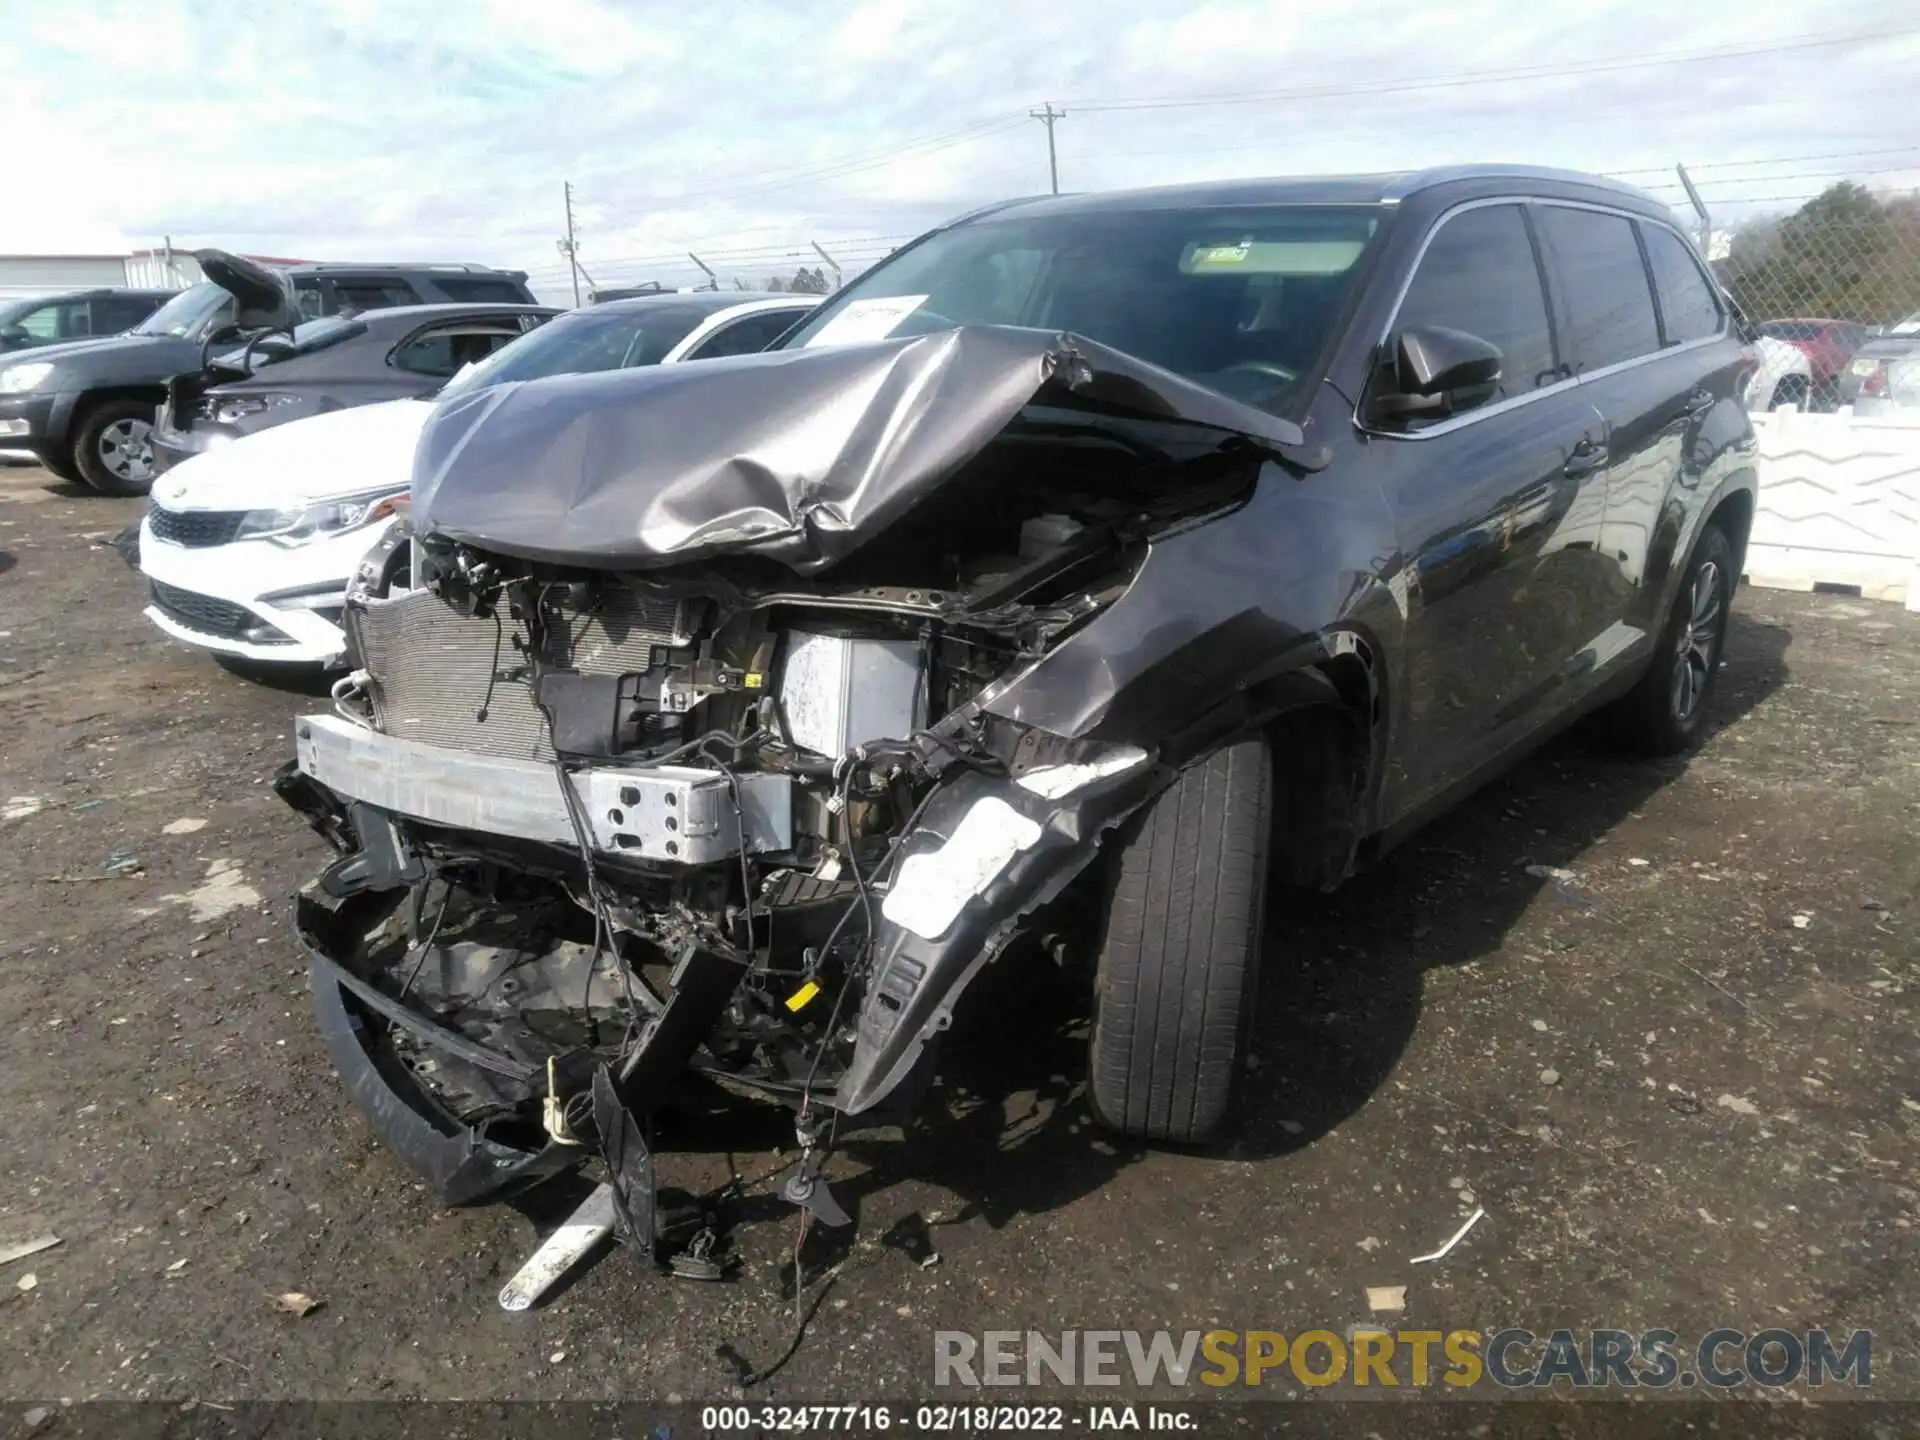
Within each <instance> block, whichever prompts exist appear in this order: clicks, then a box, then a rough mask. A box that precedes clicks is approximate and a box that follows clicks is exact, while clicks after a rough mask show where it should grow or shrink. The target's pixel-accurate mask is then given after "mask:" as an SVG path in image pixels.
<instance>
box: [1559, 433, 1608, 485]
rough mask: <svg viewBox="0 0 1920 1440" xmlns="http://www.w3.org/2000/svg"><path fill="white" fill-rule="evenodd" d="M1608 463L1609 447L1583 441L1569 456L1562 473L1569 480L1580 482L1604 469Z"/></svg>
mask: <svg viewBox="0 0 1920 1440" xmlns="http://www.w3.org/2000/svg"><path fill="white" fill-rule="evenodd" d="M1606 463H1607V447H1606V446H1604V445H1596V444H1594V443H1593V441H1591V440H1585V439H1583V440H1581V442H1580V443H1579V444H1578V445H1576V446H1574V447H1573V453H1572V454H1571V455H1569V456H1567V463H1566V464H1564V465H1562V466H1561V467H1560V473H1561V474H1562V475H1565V476H1566V477H1567V478H1568V479H1569V480H1578V479H1580V478H1581V477H1582V476H1584V475H1591V474H1593V472H1594V471H1596V470H1599V469H1602V468H1604V467H1605V465H1606Z"/></svg>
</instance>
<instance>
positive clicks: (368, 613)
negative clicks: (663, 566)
mask: <svg viewBox="0 0 1920 1440" xmlns="http://www.w3.org/2000/svg"><path fill="white" fill-rule="evenodd" d="M567 619H568V621H569V624H568V625H567V626H564V627H562V626H555V627H553V628H554V632H555V633H554V635H553V637H552V641H551V643H552V644H553V645H554V646H557V647H559V648H560V649H562V650H563V651H564V652H565V653H563V654H554V655H548V656H545V657H543V660H542V663H543V664H545V665H550V666H554V667H556V668H559V669H568V670H577V671H579V672H580V673H582V674H586V675H625V674H630V673H632V672H635V671H643V670H646V669H647V668H649V666H650V665H651V664H652V662H653V650H654V647H655V646H657V645H667V646H671V645H684V644H686V643H687V637H686V636H685V635H684V634H683V633H682V624H683V611H682V608H681V605H680V603H679V602H678V601H674V600H660V599H654V598H652V597H649V596H644V595H640V594H637V593H635V592H632V591H629V590H626V589H624V588H619V587H615V586H608V587H607V588H606V589H605V590H604V591H603V592H602V593H601V595H600V597H599V601H598V604H597V606H596V607H595V609H594V610H593V612H592V613H591V614H589V615H582V616H574V615H569V616H568V617H567ZM347 629H348V632H349V633H350V634H351V635H352V636H353V638H354V646H355V649H356V651H357V652H358V655H359V663H360V665H361V666H362V668H364V669H365V670H366V671H367V672H368V673H369V674H370V675H371V676H372V677H373V679H372V684H371V685H370V687H369V691H370V695H371V698H372V700H373V708H374V719H375V721H376V722H377V723H378V725H379V727H380V728H381V729H382V730H383V731H385V732H386V733H387V734H389V735H394V736H398V737H399V738H401V739H405V740H418V741H421V742H423V743H425V744H428V745H442V746H446V747H448V748H450V749H455V750H470V751H473V752H475V753H477V754H482V755H497V756H499V757H501V758H502V759H508V760H551V759H552V758H553V743H552V740H551V738H550V737H549V735H548V732H547V720H546V716H545V715H544V714H542V713H541V710H540V707H539V706H537V705H535V704H534V703H533V691H532V687H531V685H530V684H529V680H528V674H527V664H526V656H525V654H524V653H523V652H522V649H521V648H520V647H521V646H522V645H524V644H525V643H526V636H525V627H524V626H518V625H517V624H516V622H515V621H514V620H513V619H511V618H510V617H508V616H506V615H502V616H500V623H499V625H498V626H496V625H495V623H494V620H493V619H492V618H491V617H489V618H487V619H484V620H483V619H478V618H476V617H474V616H471V615H462V614H461V613H460V612H459V611H457V610H455V609H454V608H453V607H452V606H450V605H448V604H447V603H446V602H444V601H443V600H441V599H440V598H439V597H438V596H437V595H434V594H432V593H431V592H429V591H425V590H417V591H414V592H412V593H410V594H406V595H401V596H398V597H396V598H394V599H391V600H368V601H366V602H364V605H361V604H355V605H350V606H349V607H348V608H347ZM563 629H564V630H566V631H568V632H570V633H569V634H565V635H562V634H561V633H559V632H560V631H562V630H563ZM516 641H517V642H518V643H516ZM496 668H497V671H498V674H497V675H496Z"/></svg>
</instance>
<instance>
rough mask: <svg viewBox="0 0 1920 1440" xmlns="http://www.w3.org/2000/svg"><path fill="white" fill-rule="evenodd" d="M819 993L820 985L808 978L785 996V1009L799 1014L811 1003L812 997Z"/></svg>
mask: <svg viewBox="0 0 1920 1440" xmlns="http://www.w3.org/2000/svg"><path fill="white" fill-rule="evenodd" d="M819 993H820V987H819V986H818V985H816V984H814V983H813V981H811V980H809V981H807V983H806V984H804V985H802V986H801V987H800V988H799V989H798V990H796V991H794V992H793V994H791V995H789V996H788V997H787V1009H789V1010H791V1011H793V1012H794V1014H796V1015H797V1014H799V1013H800V1012H801V1011H802V1010H804V1009H806V1008H807V1006H809V1005H811V1004H812V1003H813V997H814V996H816V995H818V994H819Z"/></svg>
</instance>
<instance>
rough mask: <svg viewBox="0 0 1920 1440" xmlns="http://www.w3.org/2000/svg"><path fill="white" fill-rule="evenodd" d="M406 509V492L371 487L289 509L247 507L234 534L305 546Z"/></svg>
mask: <svg viewBox="0 0 1920 1440" xmlns="http://www.w3.org/2000/svg"><path fill="white" fill-rule="evenodd" d="M406 508H407V492H406V491H404V490H402V491H399V492H398V493H396V492H394V491H391V490H373V491H369V492H367V493H366V494H364V495H347V496H343V497H342V498H341V499H338V500H323V501H321V502H319V503H318V504H314V505H305V506H301V507H300V508H298V509H290V510H249V511H248V512H247V513H246V515H245V516H244V517H242V519H241V521H240V528H239V530H237V531H236V532H235V533H234V537H233V538H234V539H236V540H271V541H273V543H274V544H276V545H289V546H291V545H305V544H306V543H307V542H308V541H310V540H321V539H324V538H326V537H327V536H329V535H340V534H344V533H345V532H346V531H348V530H358V529H359V528H360V527H361V526H363V525H373V524H376V523H378V522H379V521H382V520H386V519H390V518H391V517H393V516H395V515H398V514H400V513H401V512H402V511H404V510H405V509H406Z"/></svg>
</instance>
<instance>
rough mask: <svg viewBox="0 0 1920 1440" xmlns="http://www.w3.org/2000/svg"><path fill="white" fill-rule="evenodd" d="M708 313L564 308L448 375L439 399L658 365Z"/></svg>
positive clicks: (699, 309) (693, 308)
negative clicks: (565, 310)
mask: <svg viewBox="0 0 1920 1440" xmlns="http://www.w3.org/2000/svg"><path fill="white" fill-rule="evenodd" d="M711 314H713V309H712V307H711V306H706V305H687V304H672V303H665V304H660V305H638V306H635V307H633V308H632V309H624V310H600V309H595V310H574V311H570V312H569V313H567V314H565V315H559V316H556V317H555V318H554V319H552V320H549V321H548V322H547V323H546V324H544V325H542V326H541V327H540V328H539V329H538V330H535V331H533V332H531V333H530V334H527V335H524V336H522V337H521V338H520V339H518V340H514V341H511V342H509V343H508V344H506V345H503V346H501V347H500V348H499V349H498V350H496V351H494V352H493V354H491V355H489V356H488V357H487V358H486V359H484V360H482V361H480V362H479V363H478V364H477V365H475V366H474V367H473V368H472V369H471V370H467V371H464V372H463V373H461V374H459V375H456V376H454V377H453V379H451V380H449V381H448V382H447V383H446V385H445V387H444V388H443V389H442V390H441V391H440V397H439V398H440V399H442V400H451V399H452V398H453V397H454V396H456V395H467V394H471V393H472V392H473V391H475V390H484V389H486V388H487V387H488V386H489V385H503V384H506V383H508V382H510V381H515V380H544V379H545V378H546V377H547V376H549V375H584V374H588V373H590V372H592V371H595V370H625V369H629V368H631V367H632V366H635V365H658V364H659V363H660V362H661V361H662V360H664V359H666V357H667V352H668V351H669V350H671V349H673V347H674V346H676V345H678V344H679V343H680V342H681V341H682V340H684V339H686V338H687V336H688V335H689V334H691V333H692V331H693V328H694V326H696V325H698V324H699V323H700V322H701V321H702V320H705V319H706V318H707V317H708V316H709V315H711Z"/></svg>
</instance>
